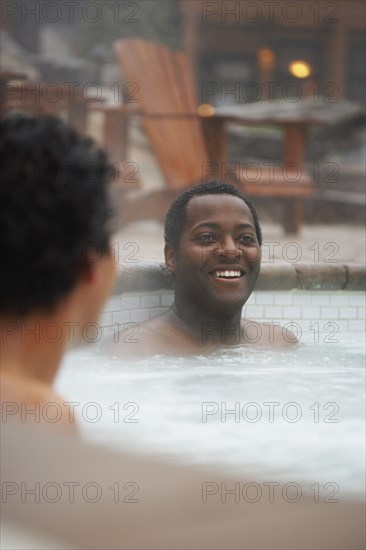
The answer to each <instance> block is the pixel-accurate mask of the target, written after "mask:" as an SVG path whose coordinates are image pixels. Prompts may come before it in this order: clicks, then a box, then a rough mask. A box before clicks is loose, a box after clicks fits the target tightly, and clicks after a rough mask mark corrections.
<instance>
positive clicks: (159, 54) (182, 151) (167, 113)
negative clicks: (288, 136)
mask: <svg viewBox="0 0 366 550" xmlns="http://www.w3.org/2000/svg"><path fill="white" fill-rule="evenodd" d="M115 52H116V55H117V59H118V61H119V64H120V66H121V69H122V73H123V78H124V81H125V82H130V83H134V85H135V87H136V93H135V94H134V100H136V101H137V106H138V112H139V115H140V116H141V117H142V124H143V129H144V131H145V133H146V135H147V136H148V138H149V140H150V143H151V146H152V149H153V152H154V154H155V156H156V158H157V160H158V162H159V164H160V167H161V169H162V172H163V175H164V178H165V182H166V186H167V188H166V190H163V191H161V192H154V193H152V194H149V195H147V196H145V197H142V198H140V199H138V200H137V199H136V200H135V201H131V202H129V201H128V198H127V199H126V200H125V207H124V212H123V222H124V223H128V222H130V221H135V220H137V219H145V218H156V217H157V218H160V219H163V217H164V215H165V212H166V210H167V208H168V206H169V204H170V202H171V200H172V199H173V198H174V197H175V196H176V195H177V194H179V193H180V192H181V191H182V190H183V189H185V188H187V187H189V186H191V185H195V184H198V183H200V182H202V181H203V179H204V178H203V169H204V167H205V166H207V163H208V162H209V161H211V160H215V159H212V158H210V156H209V154H208V150H215V149H217V145H219V147H222V143H219V144H218V143H217V142H218V141H220V140H222V133H220V132H216V131H215V129H216V128H217V123H218V124H219V125H221V126H222V123H223V118H222V117H219V116H213V117H210V119H205V118H203V117H201V116H200V115H199V111H198V101H197V97H196V92H195V82H194V76H193V73H192V68H191V65H190V63H189V60H188V58H187V56H186V55H185V54H184V53H182V52H172V51H171V50H169V49H168V48H167V47H165V46H163V45H160V44H156V43H154V42H148V41H145V40H142V39H127V40H119V41H117V42H116V43H115ZM226 118H227V119H228V120H230V117H226ZM203 121H204V122H205V126H204V128H203V126H202V122H203ZM204 130H205V131H204ZM205 138H207V139H205ZM217 160H218V161H219V160H220V161H221V159H217ZM254 180H255V178H254ZM230 183H233V184H234V185H236V186H237V187H238V188H239V189H240V191H241V192H242V193H244V194H245V195H247V196H250V197H253V196H259V197H263V196H267V197H268V196H270V197H282V198H286V199H287V200H286V201H285V206H287V208H286V212H284V217H283V226H284V228H285V230H286V232H292V233H295V232H297V231H298V229H299V227H300V225H301V223H302V200H301V199H302V198H303V197H309V196H312V195H313V193H314V186H313V183H312V181H311V180H310V179H309V178H308V177H307V176H302V178H301V179H300V180H299V181H297V182H296V183H294V184H292V183H289V182H288V181H285V180H284V178H283V174H282V173H281V171H280V170H277V171H275V174H274V177H273V178H272V181H268V178H267V179H266V178H265V177H261V178H259V179H258V180H257V181H255V183H253V178H251V180H250V181H248V180H247V181H243V179H242V177H238V174H235V176H234V177H232V181H231V182H230Z"/></svg>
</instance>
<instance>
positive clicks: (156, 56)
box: [115, 39, 208, 189]
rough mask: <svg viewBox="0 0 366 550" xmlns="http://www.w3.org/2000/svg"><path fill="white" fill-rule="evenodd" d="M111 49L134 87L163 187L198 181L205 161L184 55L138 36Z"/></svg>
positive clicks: (126, 79) (190, 76) (192, 78)
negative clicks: (164, 182) (162, 176)
mask: <svg viewBox="0 0 366 550" xmlns="http://www.w3.org/2000/svg"><path fill="white" fill-rule="evenodd" d="M115 51H116V54H117V58H118V61H119V63H120V66H121V68H122V72H123V75H124V80H125V81H126V82H133V83H134V84H135V85H136V86H137V93H136V98H137V101H138V107H139V109H140V111H141V113H142V115H145V116H144V118H143V126H144V130H145V132H146V134H147V135H148V137H149V139H150V142H151V145H152V147H153V150H154V153H155V155H156V157H157V159H158V161H159V163H160V166H161V168H162V171H163V174H164V177H165V180H166V184H167V186H168V187H169V188H171V189H181V188H185V187H188V186H189V185H192V184H195V183H198V182H199V181H201V180H202V168H203V163H205V162H207V160H208V159H207V152H206V147H205V142H204V139H203V133H202V127H201V121H200V118H199V116H198V113H197V107H198V105H197V98H196V94H195V83H194V77H193V74H192V69H191V66H190V64H189V61H188V59H187V57H186V55H185V54H183V53H174V52H172V51H170V50H169V49H168V48H166V47H165V46H162V45H160V44H156V43H154V42H148V41H145V40H142V39H128V40H120V41H118V42H117V43H116V44H115Z"/></svg>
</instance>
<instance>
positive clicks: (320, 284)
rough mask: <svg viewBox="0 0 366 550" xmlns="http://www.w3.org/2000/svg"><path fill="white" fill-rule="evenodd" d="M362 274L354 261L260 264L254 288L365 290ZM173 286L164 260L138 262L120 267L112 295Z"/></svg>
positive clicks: (365, 271) (365, 272)
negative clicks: (343, 262) (162, 261)
mask: <svg viewBox="0 0 366 550" xmlns="http://www.w3.org/2000/svg"><path fill="white" fill-rule="evenodd" d="M365 275H366V266H365V265H363V264H356V263H354V264H353V263H352V264H341V263H337V264H329V263H328V264H325V263H321V264H315V263H296V264H295V263H294V264H290V263H275V264H262V267H261V273H260V276H259V279H258V282H257V285H256V287H255V290H261V291H263V290H268V291H274V290H328V291H329V290H349V291H354V290H360V291H362V290H365V289H366V284H365V281H366V279H365ZM172 289H173V283H172V277H171V275H170V273H169V272H168V271H167V270H166V268H165V265H164V264H163V263H159V262H139V263H138V264H135V265H131V266H124V267H123V268H122V270H121V271H120V273H119V276H118V280H117V285H116V288H115V290H114V294H115V295H119V294H123V293H125V292H130V293H132V292H133V293H136V292H152V291H157V290H172Z"/></svg>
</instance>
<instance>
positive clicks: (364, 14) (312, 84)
mask: <svg viewBox="0 0 366 550" xmlns="http://www.w3.org/2000/svg"><path fill="white" fill-rule="evenodd" d="M180 8H181V12H182V15H183V49H184V50H185V51H186V52H187V54H188V55H189V57H190V60H191V62H192V64H193V65H194V67H195V71H196V75H197V77H198V79H199V81H200V86H199V90H200V92H201V101H202V102H206V101H207V102H208V103H212V99H215V100H216V101H220V97H221V101H222V100H223V98H226V99H227V101H230V98H231V101H235V102H237V99H238V96H239V97H240V102H248V101H257V100H261V99H262V100H263V99H272V98H273V99H281V98H284V99H286V97H288V96H290V97H291V96H292V97H293V96H294V95H295V96H296V95H299V94H300V93H301V94H302V96H303V97H304V96H309V95H311V94H313V95H314V97H315V98H317V97H319V98H326V100H327V101H332V100H335V101H336V100H338V99H341V98H342V99H349V100H354V101H363V100H365V79H366V73H365V67H366V62H365V46H366V45H365V26H366V24H365V22H366V11H365V9H366V4H365V2H363V1H362V0H360V1H359V0H340V1H337V2H324V1H314V2H312V1H308V0H297V1H296V2H289V1H288V0H276V1H274V0H273V1H272V0H268V1H261V2H259V1H247V0H245V1H231V0H227V1H210V2H208V1H204V0H180ZM207 83H211V87H210V86H207ZM223 90H224V94H222V91H223ZM299 90H300V92H299Z"/></svg>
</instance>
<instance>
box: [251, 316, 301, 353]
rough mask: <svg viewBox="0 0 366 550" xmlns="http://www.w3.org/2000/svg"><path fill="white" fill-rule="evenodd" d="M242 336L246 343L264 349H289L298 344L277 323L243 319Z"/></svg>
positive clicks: (293, 337)
mask: <svg viewBox="0 0 366 550" xmlns="http://www.w3.org/2000/svg"><path fill="white" fill-rule="evenodd" d="M242 334H243V337H244V339H245V341H246V343H252V344H256V345H260V346H265V347H272V348H279V349H282V348H283V349H289V348H293V347H294V346H296V345H297V344H298V343H299V341H298V339H297V337H296V336H295V335H294V334H293V333H292V332H291V331H290V330H288V329H287V328H286V327H283V326H280V325H279V324H277V323H260V322H258V321H250V320H249V319H243V320H242Z"/></svg>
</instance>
